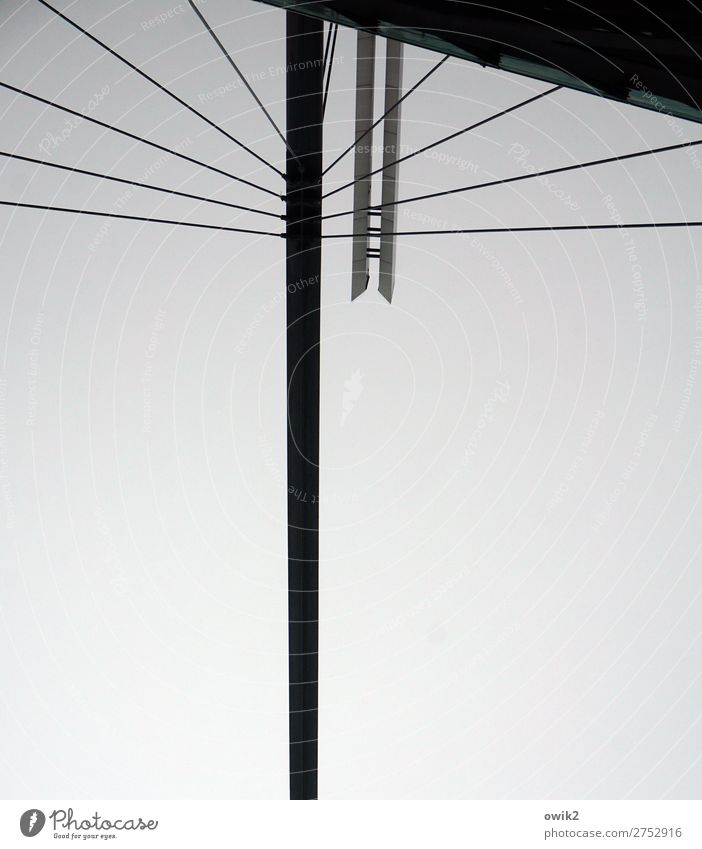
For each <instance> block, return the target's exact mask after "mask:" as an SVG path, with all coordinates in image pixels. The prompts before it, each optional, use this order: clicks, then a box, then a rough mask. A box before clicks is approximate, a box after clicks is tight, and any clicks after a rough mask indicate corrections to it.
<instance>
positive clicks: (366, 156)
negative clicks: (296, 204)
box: [351, 30, 375, 300]
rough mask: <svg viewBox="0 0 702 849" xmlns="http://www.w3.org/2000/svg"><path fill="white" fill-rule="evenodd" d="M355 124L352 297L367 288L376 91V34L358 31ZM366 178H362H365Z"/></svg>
mask: <svg viewBox="0 0 702 849" xmlns="http://www.w3.org/2000/svg"><path fill="white" fill-rule="evenodd" d="M356 44H357V50H356V127H355V133H356V135H355V138H356V139H358V140H359V141H358V142H357V144H356V148H355V151H354V166H353V179H354V181H355V182H354V186H353V248H352V255H351V256H352V258H351V300H354V299H355V298H357V297H358V296H359V295H362V294H363V293H364V292H365V291H366V288H367V287H368V278H369V272H368V219H369V215H368V207H369V206H370V198H371V178H370V177H369V176H367V175H368V174H369V173H370V171H371V170H372V168H373V165H372V163H373V132H372V130H371V127H372V126H373V95H374V90H375V36H374V35H371V34H370V33H367V32H363V30H359V31H358V38H357V41H356ZM364 178H365V179H364Z"/></svg>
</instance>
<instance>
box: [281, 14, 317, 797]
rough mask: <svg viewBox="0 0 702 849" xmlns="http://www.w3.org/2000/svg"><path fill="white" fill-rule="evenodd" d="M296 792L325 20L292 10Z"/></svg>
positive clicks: (310, 546) (308, 594) (291, 582)
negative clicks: (323, 22)
mask: <svg viewBox="0 0 702 849" xmlns="http://www.w3.org/2000/svg"><path fill="white" fill-rule="evenodd" d="M286 16H287V73H286V86H287V143H288V148H289V150H288V160H287V172H286V180H287V209H286V214H287V225H286V240H287V268H286V277H287V374H288V619H289V624H288V642H289V652H290V657H289V674H290V687H289V693H290V697H289V701H290V798H291V799H316V798H317V693H318V688H317V670H318V654H317V652H318V647H319V623H318V613H319V318H320V315H319V309H320V271H321V259H322V240H321V219H320V216H321V211H322V185H321V183H322V92H323V68H322V52H323V33H324V30H323V24H322V22H321V21H318V20H315V19H314V18H308V17H305V16H304V15H300V14H297V13H296V12H287V13H286Z"/></svg>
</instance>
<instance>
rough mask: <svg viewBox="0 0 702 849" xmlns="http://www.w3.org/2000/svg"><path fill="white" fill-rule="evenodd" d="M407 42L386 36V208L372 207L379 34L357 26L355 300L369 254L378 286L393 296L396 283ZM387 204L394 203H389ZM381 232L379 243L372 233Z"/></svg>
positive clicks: (363, 284) (362, 288)
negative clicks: (375, 220)
mask: <svg viewBox="0 0 702 849" xmlns="http://www.w3.org/2000/svg"><path fill="white" fill-rule="evenodd" d="M402 56H403V44H402V42H400V41H393V40H391V39H388V40H387V52H386V57H385V106H384V113H383V114H384V118H383V172H382V174H383V176H382V187H381V189H382V190H381V198H382V204H383V206H382V212H379V211H378V210H371V209H369V207H370V202H371V183H372V178H371V176H370V174H371V172H372V170H373V99H374V88H375V36H374V35H372V34H370V33H367V32H363V31H362V30H359V32H358V39H357V54H356V126H355V133H356V135H355V138H356V139H357V143H356V146H355V151H354V175H353V178H354V187H353V247H352V260H351V262H352V265H351V300H354V299H355V298H357V297H358V296H359V295H362V294H363V292H365V291H366V289H367V288H368V280H369V278H370V272H369V262H368V261H369V258H373V259H378V260H379V274H378V290H379V291H380V294H381V295H383V297H384V298H385V299H386V300H387V301H391V300H392V293H393V289H394V286H395V279H394V278H395V237H394V236H393V235H392V233H394V231H395V217H396V207H395V206H394V202H395V201H396V200H397V182H398V180H397V177H398V165H396V164H393V163H395V161H396V160H397V159H399V157H400V111H401V106H400V104H399V103H398V101H399V99H400V97H401V95H402ZM385 204H390V205H388V206H386V205H385ZM372 215H379V216H380V227H379V228H372V227H370V219H371V216H372ZM371 237H375V238H378V237H380V245H379V247H377V248H375V247H373V248H370V247H369V239H370V238H371Z"/></svg>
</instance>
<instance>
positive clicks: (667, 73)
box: [261, 0, 702, 122]
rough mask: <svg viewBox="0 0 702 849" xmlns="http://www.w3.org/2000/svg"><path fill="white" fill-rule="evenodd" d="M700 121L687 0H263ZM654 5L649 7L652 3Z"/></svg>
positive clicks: (694, 28)
mask: <svg viewBox="0 0 702 849" xmlns="http://www.w3.org/2000/svg"><path fill="white" fill-rule="evenodd" d="M261 2H264V3H268V4H269V5H272V6H278V7H281V8H285V9H294V10H296V11H298V12H301V13H303V14H307V15H313V16H316V17H320V18H324V19H325V20H328V21H334V22H336V23H339V24H342V25H344V26H349V27H354V28H356V29H365V30H368V31H369V32H375V33H377V34H378V35H382V36H385V37H389V38H394V39H397V40H399V41H404V42H407V43H409V44H414V45H417V46H418V47H423V48H426V49H428V50H435V51H437V52H439V53H445V54H449V55H451V56H456V57H458V58H461V59H466V60H468V61H470V62H477V63H478V64H480V65H488V66H490V67H494V68H501V69H503V70H505V71H511V72H514V73H518V74H524V75H526V76H529V77H533V78H535V79H539V80H544V81H546V82H551V83H555V84H560V85H563V86H567V87H568V88H575V89H580V90H582V91H588V92H591V93H593V94H596V95H599V96H601V97H608V98H612V99H614V100H619V101H623V102H626V103H631V104H633V105H636V106H643V107H646V108H648V109H654V110H656V111H658V112H661V113H663V114H668V115H674V116H676V117H680V118H687V119H689V120H692V121H698V122H702V107H701V104H702V58H700V57H701V56H702V14H700V12H699V11H697V10H696V9H695V7H694V5H693V4H692V3H691V2H689V0H667V2H666V3H664V4H660V5H659V6H658V7H657V8H658V9H659V12H660V17H659V15H657V14H656V13H655V12H654V11H652V10H650V9H647V8H645V7H644V6H643V5H642V4H640V3H639V2H637V1H636V0H608V2H602V0H590V2H587V3H586V4H585V3H584V4H583V5H578V4H576V3H574V2H572V1H571V0H551V2H550V3H546V4H544V3H543V2H542V3H538V2H534V0H502V2H501V3H500V4H499V6H498V5H497V4H490V5H488V4H480V3H474V2H467V0H429V2H427V0H312V2H310V0H261ZM651 5H653V4H651Z"/></svg>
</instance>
